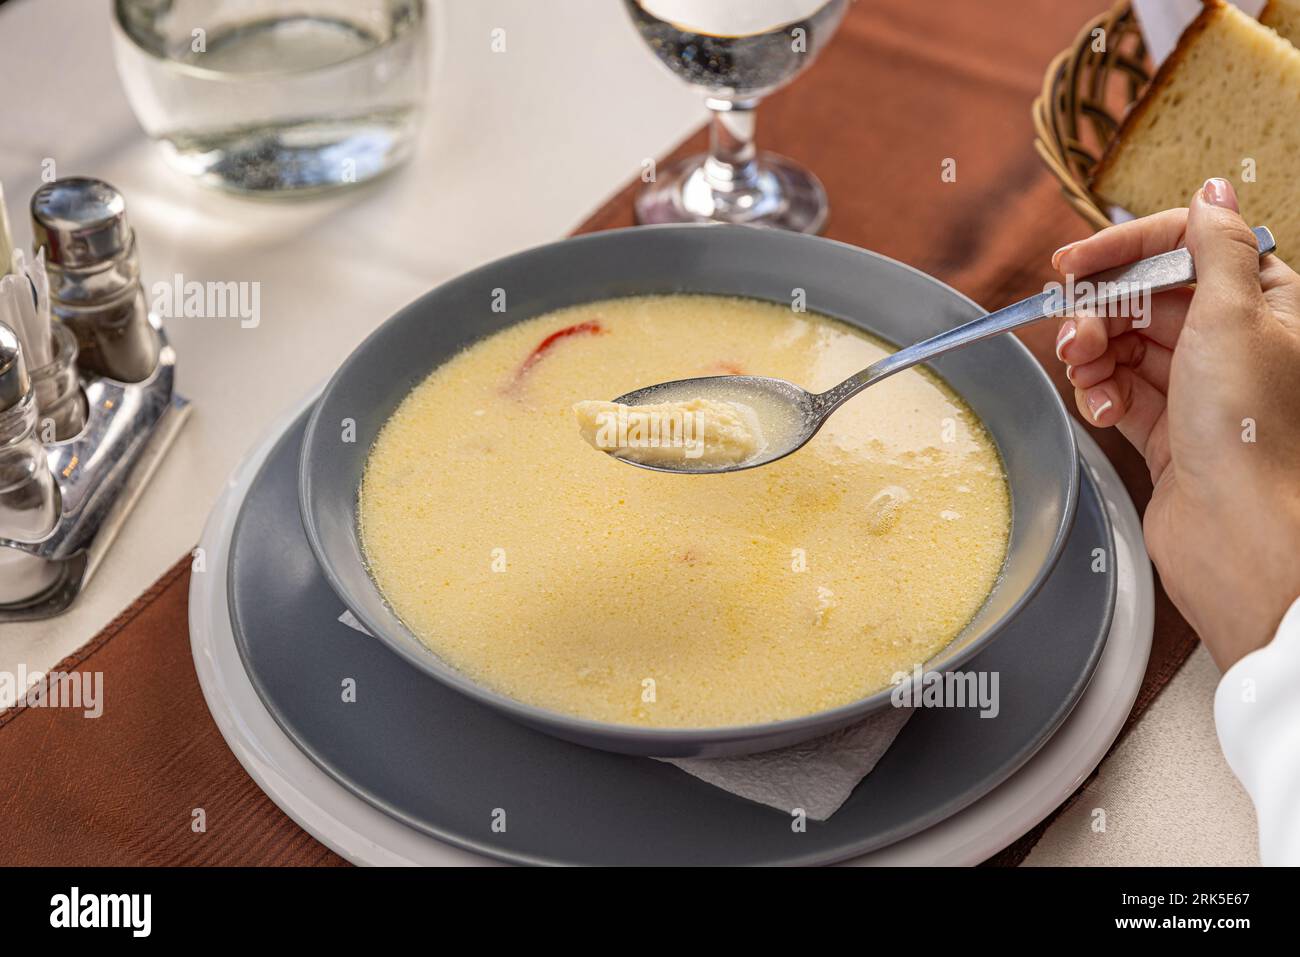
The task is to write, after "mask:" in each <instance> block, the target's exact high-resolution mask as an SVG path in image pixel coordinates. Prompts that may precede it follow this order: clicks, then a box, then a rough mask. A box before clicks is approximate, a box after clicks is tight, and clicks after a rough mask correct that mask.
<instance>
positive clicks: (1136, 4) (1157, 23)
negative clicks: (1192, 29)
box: [1133, 0, 1265, 66]
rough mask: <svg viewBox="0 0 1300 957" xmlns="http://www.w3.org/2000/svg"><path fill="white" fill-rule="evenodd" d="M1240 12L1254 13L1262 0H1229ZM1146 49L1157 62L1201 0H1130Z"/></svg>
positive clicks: (1162, 59)
mask: <svg viewBox="0 0 1300 957" xmlns="http://www.w3.org/2000/svg"><path fill="white" fill-rule="evenodd" d="M1230 2H1232V3H1233V4H1235V5H1236V6H1237V7H1239V8H1240V9H1241V10H1242V12H1243V13H1248V14H1250V15H1251V16H1252V17H1258V16H1259V14H1260V11H1261V10H1263V9H1264V2H1265V0H1230ZM1133 10H1134V12H1135V13H1136V14H1137V18H1138V25H1139V26H1141V27H1142V38H1143V39H1144V40H1145V41H1146V45H1147V52H1148V53H1150V54H1151V59H1152V61H1153V62H1154V63H1155V64H1156V66H1159V65H1160V64H1161V63H1164V62H1165V57H1167V56H1169V54H1170V53H1172V52H1173V50H1174V47H1175V46H1176V45H1177V44H1178V38H1179V37H1180V36H1182V34H1183V31H1184V30H1186V29H1187V25H1188V24H1189V23H1191V22H1192V21H1193V20H1195V19H1196V16H1197V14H1199V13H1200V12H1201V0H1133Z"/></svg>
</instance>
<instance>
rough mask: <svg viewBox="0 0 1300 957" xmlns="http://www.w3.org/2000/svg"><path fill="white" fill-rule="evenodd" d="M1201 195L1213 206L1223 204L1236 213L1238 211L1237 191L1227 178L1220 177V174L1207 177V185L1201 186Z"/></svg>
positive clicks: (1225, 207)
mask: <svg viewBox="0 0 1300 957" xmlns="http://www.w3.org/2000/svg"><path fill="white" fill-rule="evenodd" d="M1201 196H1202V198H1204V200H1205V201H1206V202H1207V203H1209V204H1210V205H1211V206H1222V207H1223V208H1224V209H1230V210H1232V211H1233V212H1234V213H1235V212H1238V209H1237V191H1236V190H1234V189H1233V188H1232V184H1231V183H1229V182H1228V181H1227V180H1226V179H1220V178H1219V177H1218V176H1215V177H1212V178H1211V179H1207V180H1206V181H1205V185H1204V186H1202V187H1201Z"/></svg>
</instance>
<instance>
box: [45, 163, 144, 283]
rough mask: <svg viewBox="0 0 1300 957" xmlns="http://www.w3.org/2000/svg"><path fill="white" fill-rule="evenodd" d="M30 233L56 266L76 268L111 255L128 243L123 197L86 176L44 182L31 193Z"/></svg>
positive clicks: (127, 245) (99, 261)
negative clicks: (33, 193)
mask: <svg viewBox="0 0 1300 957" xmlns="http://www.w3.org/2000/svg"><path fill="white" fill-rule="evenodd" d="M32 238H33V242H34V245H35V246H36V247H37V248H40V247H42V246H44V247H45V257H46V260H47V261H48V262H50V263H51V264H53V265H56V266H63V267H68V268H73V269H76V268H80V267H84V266H93V265H95V264H96V263H101V262H105V261H107V260H110V259H116V258H117V257H118V256H120V255H122V253H123V252H124V251H125V250H126V249H128V248H129V247H130V245H131V226H130V224H128V223H127V221H126V200H125V199H123V198H122V194H121V193H119V192H118V191H117V190H116V189H115V188H114V187H112V186H110V185H109V184H108V183H105V182H104V181H103V180H100V179H92V178H90V177H88V176H72V177H68V178H67V179H56V180H55V181H54V182H53V183H46V184H45V185H44V186H42V187H41V188H40V189H38V190H37V191H36V193H35V195H33V196H32Z"/></svg>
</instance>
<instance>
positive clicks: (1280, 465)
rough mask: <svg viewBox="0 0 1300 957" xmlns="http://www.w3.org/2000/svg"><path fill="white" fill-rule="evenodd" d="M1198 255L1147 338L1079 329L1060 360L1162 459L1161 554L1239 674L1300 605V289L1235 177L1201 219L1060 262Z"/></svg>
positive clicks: (1115, 240) (1157, 473) (1157, 522)
mask: <svg viewBox="0 0 1300 957" xmlns="http://www.w3.org/2000/svg"><path fill="white" fill-rule="evenodd" d="M1256 225H1264V226H1267V225H1268V224H1267V223H1259V224H1256ZM1184 244H1185V245H1186V246H1187V248H1188V249H1189V250H1190V251H1191V253H1192V257H1193V259H1194V260H1195V262H1196V274H1197V285H1196V287H1195V290H1194V291H1193V290H1191V289H1179V290H1174V291H1172V292H1166V293H1161V294H1159V295H1156V296H1153V297H1151V298H1150V306H1151V309H1150V314H1149V315H1148V316H1146V317H1144V319H1143V322H1144V323H1145V322H1147V321H1149V324H1147V325H1145V328H1135V327H1134V320H1133V319H1132V318H1120V317H1112V318H1099V317H1097V316H1077V317H1075V318H1073V319H1067V320H1065V321H1064V322H1062V324H1061V329H1060V333H1059V335H1058V337H1057V345H1056V354H1057V356H1058V357H1059V358H1060V359H1061V360H1062V361H1063V362H1065V363H1066V365H1067V367H1068V368H1067V375H1068V376H1069V379H1070V382H1071V383H1072V384H1073V385H1074V395H1075V401H1076V403H1077V404H1078V406H1079V411H1080V412H1081V413H1082V414H1083V415H1084V416H1085V417H1086V418H1087V420H1088V421H1090V422H1094V423H1096V424H1097V425H1099V426H1116V427H1117V428H1118V429H1119V430H1120V432H1122V433H1123V434H1124V436H1125V437H1126V438H1127V439H1128V440H1129V442H1131V443H1132V444H1133V445H1134V446H1135V447H1136V448H1137V449H1138V451H1139V452H1141V453H1142V455H1143V457H1144V458H1145V459H1146V461H1147V465H1148V466H1149V467H1150V469H1151V479H1152V481H1153V482H1154V483H1155V490H1154V492H1153V493H1152V496H1151V503H1150V505H1149V506H1148V507H1147V511H1146V515H1145V517H1144V519H1143V531H1144V533H1145V537H1146V543H1147V550H1148V551H1149V552H1150V553H1151V558H1152V560H1153V561H1154V562H1155V565H1156V568H1157V569H1158V570H1159V572H1160V578H1161V581H1162V582H1163V583H1164V586H1165V589H1166V591H1168V593H1169V596H1170V598H1172V599H1173V602H1174V604H1175V605H1177V606H1178V608H1179V610H1180V611H1182V613H1183V614H1184V615H1185V616H1186V617H1187V620H1188V621H1189V622H1191V624H1192V626H1193V627H1194V628H1195V629H1196V631H1197V633H1198V634H1200V636H1201V639H1202V640H1203V641H1204V642H1205V644H1206V646H1207V647H1208V648H1209V650H1210V653H1211V654H1212V655H1213V656H1214V659H1215V661H1216V662H1217V663H1218V665H1219V667H1220V668H1223V669H1227V668H1228V667H1229V666H1231V665H1232V664H1234V663H1235V662H1236V661H1237V660H1238V659H1239V658H1241V657H1242V656H1243V655H1245V654H1247V653H1248V652H1250V651H1254V650H1255V649H1256V648H1260V647H1262V646H1263V645H1265V644H1266V643H1268V641H1269V640H1271V638H1272V637H1273V632H1274V631H1275V630H1276V628H1277V625H1278V622H1279V621H1280V620H1281V618H1282V615H1283V613H1284V612H1285V611H1286V609H1287V608H1288V607H1289V606H1290V604H1291V602H1292V601H1293V600H1294V599H1295V598H1296V597H1297V596H1298V595H1300V276H1297V275H1296V273H1294V272H1293V271H1292V270H1291V269H1290V268H1289V267H1288V266H1287V265H1286V264H1285V263H1284V262H1282V260H1280V259H1278V258H1277V257H1276V256H1265V257H1264V258H1263V259H1262V260H1261V259H1260V258H1259V255H1258V248H1257V246H1256V243H1255V237H1254V234H1253V233H1252V232H1251V230H1250V228H1249V227H1248V226H1247V225H1246V223H1245V222H1244V221H1243V220H1242V218H1241V216H1240V214H1239V212H1238V209H1237V198H1236V194H1235V193H1234V192H1233V188H1232V185H1231V184H1230V183H1228V182H1227V181H1226V180H1221V179H1212V180H1209V181H1208V182H1206V184H1205V186H1204V187H1202V188H1201V190H1200V191H1199V192H1198V193H1197V194H1196V195H1195V196H1194V197H1193V198H1192V204H1191V208H1190V209H1171V210H1168V211H1166V212H1163V213H1158V214H1157V215H1155V216H1148V217H1146V218H1145V219H1139V220H1136V221H1134V222H1129V223H1123V224H1121V225H1119V226H1113V227H1111V228H1109V229H1106V230H1103V231H1102V232H1100V233H1098V234H1097V235H1095V236H1093V237H1091V238H1089V239H1085V240H1083V241H1081V242H1078V243H1073V244H1071V245H1069V246H1066V247H1064V248H1063V249H1061V250H1059V251H1058V252H1057V253H1056V255H1055V256H1054V257H1053V265H1054V266H1055V267H1056V268H1057V269H1058V270H1059V271H1060V272H1061V273H1062V274H1065V275H1073V276H1074V277H1076V279H1078V278H1081V277H1084V276H1087V275H1090V274H1091V273H1094V272H1097V271H1099V270H1102V269H1107V268H1109V267H1112V266H1119V265H1123V264H1126V263H1129V262H1132V261H1134V260H1136V259H1141V258H1143V257H1146V256H1154V255H1156V254H1157V253H1162V252H1167V251H1168V250H1171V249H1174V248H1176V247H1178V246H1182V245H1184ZM1103 311H1110V310H1103Z"/></svg>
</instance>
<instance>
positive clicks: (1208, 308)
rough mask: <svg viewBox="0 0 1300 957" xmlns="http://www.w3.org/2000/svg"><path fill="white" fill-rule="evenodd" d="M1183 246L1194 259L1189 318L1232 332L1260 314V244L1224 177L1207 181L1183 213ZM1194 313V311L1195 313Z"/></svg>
mask: <svg viewBox="0 0 1300 957" xmlns="http://www.w3.org/2000/svg"><path fill="white" fill-rule="evenodd" d="M1187 249H1188V250H1189V251H1190V252H1191V254H1192V260H1193V261H1194V262H1195V263H1196V295H1195V299H1194V300H1193V306H1194V308H1193V309H1192V310H1191V313H1189V315H1188V322H1189V323H1194V324H1197V325H1200V324H1201V323H1197V322H1196V320H1197V319H1201V320H1202V321H1203V322H1204V323H1205V324H1206V325H1205V326H1204V331H1205V332H1207V333H1209V334H1213V330H1219V329H1222V330H1231V329H1233V327H1234V325H1235V324H1237V323H1241V322H1249V321H1251V320H1253V319H1254V318H1256V317H1258V316H1260V315H1262V314H1263V311H1264V310H1263V307H1264V294H1263V292H1262V291H1261V290H1260V285H1259V244H1258V243H1257V242H1256V240H1255V234H1254V232H1252V231H1251V229H1250V227H1249V226H1247V225H1246V221H1245V220H1244V219H1242V218H1241V213H1240V211H1239V209H1238V206H1237V193H1236V191H1235V190H1234V189H1233V188H1232V184H1231V183H1230V182H1228V181H1227V180H1226V179H1208V180H1206V181H1205V185H1204V186H1202V187H1201V188H1200V189H1199V190H1198V191H1197V193H1196V195H1195V196H1193V197H1192V205H1191V210H1190V212H1189V213H1188V215H1187ZM1193 314H1194V315H1193Z"/></svg>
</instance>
